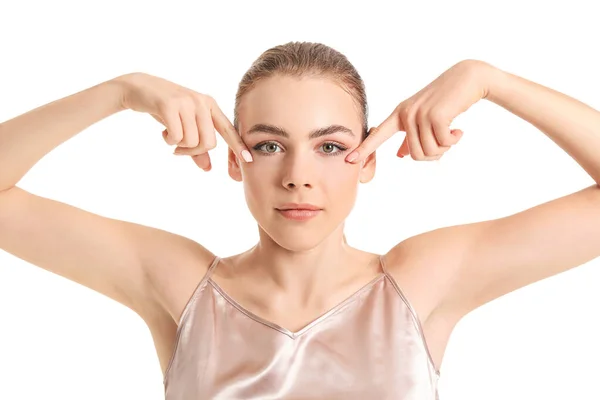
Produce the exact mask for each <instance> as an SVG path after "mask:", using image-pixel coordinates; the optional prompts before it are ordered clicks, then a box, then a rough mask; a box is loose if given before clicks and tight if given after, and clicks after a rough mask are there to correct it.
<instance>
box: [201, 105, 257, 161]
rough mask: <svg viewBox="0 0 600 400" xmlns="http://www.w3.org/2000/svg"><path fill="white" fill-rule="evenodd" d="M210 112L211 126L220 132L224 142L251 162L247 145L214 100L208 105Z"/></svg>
mask: <svg viewBox="0 0 600 400" xmlns="http://www.w3.org/2000/svg"><path fill="white" fill-rule="evenodd" d="M210 114H211V117H212V120H213V126H214V127H215V129H216V130H217V132H219V133H220V134H221V136H222V137H223V139H225V142H227V144H228V145H229V147H231V149H232V150H233V151H234V152H235V153H236V154H238V155H239V156H240V157H241V158H242V159H243V160H245V161H246V162H252V155H251V154H250V151H249V150H248V147H247V146H246V144H245V143H244V141H243V140H242V137H241V136H240V134H239V133H238V132H237V130H236V129H235V127H234V126H233V124H232V123H231V121H229V118H227V116H226V115H225V114H224V113H223V111H221V108H219V106H218V105H217V102H216V101H212V102H211V105H210Z"/></svg>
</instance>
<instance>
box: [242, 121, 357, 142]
mask: <svg viewBox="0 0 600 400" xmlns="http://www.w3.org/2000/svg"><path fill="white" fill-rule="evenodd" d="M258 132H263V133H270V134H272V135H277V136H282V137H284V138H289V137H290V134H289V133H287V132H286V131H285V129H283V128H280V127H278V126H275V125H270V124H256V125H254V126H252V128H250V129H248V131H247V132H246V134H247V135H250V134H253V133H258ZM336 132H342V133H345V134H347V135H350V136H352V137H354V132H352V129H349V128H346V127H345V126H343V125H329V126H326V127H324V128H318V129H315V130H313V131H311V132H310V134H309V135H308V138H309V139H316V138H318V137H321V136H326V135H331V134H333V133H336Z"/></svg>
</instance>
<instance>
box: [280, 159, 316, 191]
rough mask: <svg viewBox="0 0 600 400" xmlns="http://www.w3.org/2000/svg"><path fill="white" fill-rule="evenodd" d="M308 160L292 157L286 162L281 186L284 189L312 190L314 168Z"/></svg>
mask: <svg viewBox="0 0 600 400" xmlns="http://www.w3.org/2000/svg"><path fill="white" fill-rule="evenodd" d="M309 158H310V157H306V156H304V157H302V156H293V157H290V159H288V160H286V164H285V166H283V178H282V184H283V186H284V187H285V188H286V189H296V188H300V187H305V188H312V186H313V184H314V181H315V171H314V169H315V166H314V165H312V164H311V161H310V159H309ZM313 162H314V161H313Z"/></svg>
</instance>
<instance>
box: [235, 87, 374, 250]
mask: <svg viewBox="0 0 600 400" xmlns="http://www.w3.org/2000/svg"><path fill="white" fill-rule="evenodd" d="M238 122H239V126H238V131H239V133H240V135H241V136H242V139H243V140H244V142H245V143H246V145H247V146H248V149H249V150H250V152H251V153H252V157H253V160H254V161H253V162H251V163H245V162H243V161H242V162H240V161H239V160H238V158H237V157H236V156H235V155H234V153H233V152H232V151H231V149H230V150H229V174H230V176H231V177H232V178H233V179H235V180H237V181H242V182H243V184H244V191H245V195H246V201H247V203H248V207H249V209H250V212H251V213H252V215H253V216H254V218H255V219H256V221H257V222H258V224H259V226H260V227H261V228H262V229H263V230H264V231H265V232H266V233H267V234H268V235H269V236H270V237H271V238H272V239H273V240H274V241H275V242H277V243H278V244H279V245H280V246H282V247H284V248H287V249H289V250H292V251H301V250H307V249H310V248H313V247H315V246H316V245H318V244H319V243H320V242H322V241H323V240H324V239H326V238H327V236H329V235H330V234H331V233H332V232H333V231H335V230H336V229H338V228H339V229H343V225H342V224H343V222H344V220H345V218H346V217H347V216H348V214H349V213H350V211H351V210H352V208H353V206H354V203H355V199H356V194H357V189H358V183H359V182H368V181H369V180H371V178H372V177H373V174H374V172H375V154H374V153H373V154H372V155H371V156H370V157H369V158H368V159H366V160H365V162H364V163H363V164H361V163H358V164H350V163H348V162H346V161H345V160H344V159H345V158H346V156H347V155H348V154H349V153H350V152H351V151H352V149H354V148H356V147H357V146H358V145H359V144H360V142H361V134H362V121H361V116H360V113H359V111H358V107H357V105H356V104H355V102H354V100H353V98H352V97H351V96H350V95H349V94H348V93H346V92H345V91H344V90H343V89H342V88H341V87H340V86H338V85H337V84H336V83H335V82H333V81H331V80H329V79H326V78H312V77H311V78H296V77H289V76H275V77H271V78H268V79H265V80H263V81H260V82H259V83H258V84H257V85H256V86H255V87H254V88H253V89H252V90H251V91H249V92H247V93H246V94H245V95H244V96H243V98H242V100H241V102H240V105H239V108H238ZM286 203H309V204H312V205H314V206H317V207H318V208H320V209H321V210H320V211H318V212H317V213H316V215H315V216H314V217H312V218H309V219H307V220H302V221H298V220H295V219H290V218H286V216H285V215H284V214H285V213H282V212H281V211H279V210H278V209H281V208H282V207H284V205H285V204H286Z"/></svg>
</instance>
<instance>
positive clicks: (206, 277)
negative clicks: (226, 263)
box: [203, 256, 221, 280]
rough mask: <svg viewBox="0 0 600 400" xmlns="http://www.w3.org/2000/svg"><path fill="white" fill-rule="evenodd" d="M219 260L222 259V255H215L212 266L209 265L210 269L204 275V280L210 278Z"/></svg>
mask: <svg viewBox="0 0 600 400" xmlns="http://www.w3.org/2000/svg"><path fill="white" fill-rule="evenodd" d="M219 260H221V257H219V256H215V258H214V260H213V261H212V263H211V264H210V267H208V269H207V270H206V276H205V277H204V279H203V280H207V279H208V278H210V276H211V275H212V273H213V271H214V270H215V269H216V268H217V265H218V264H219Z"/></svg>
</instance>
